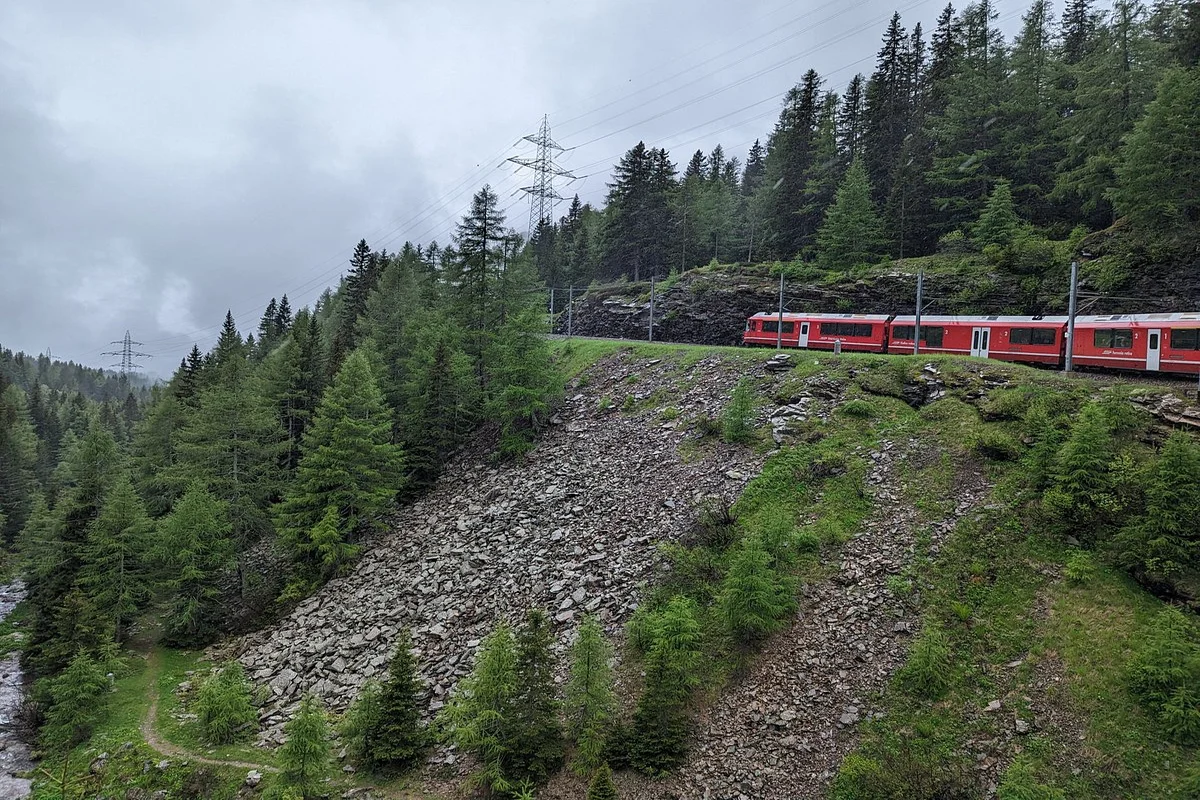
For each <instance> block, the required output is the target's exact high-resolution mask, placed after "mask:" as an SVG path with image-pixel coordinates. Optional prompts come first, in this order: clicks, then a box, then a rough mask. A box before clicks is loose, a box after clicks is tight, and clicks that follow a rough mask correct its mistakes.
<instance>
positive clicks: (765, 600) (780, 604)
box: [717, 537, 796, 646]
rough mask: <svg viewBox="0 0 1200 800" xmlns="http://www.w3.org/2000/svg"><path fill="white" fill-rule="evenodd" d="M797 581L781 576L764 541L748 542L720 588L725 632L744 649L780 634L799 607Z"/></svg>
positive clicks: (741, 549) (720, 602)
mask: <svg viewBox="0 0 1200 800" xmlns="http://www.w3.org/2000/svg"><path fill="white" fill-rule="evenodd" d="M795 589H796V586H795V581H794V580H793V579H791V578H790V577H789V576H787V575H783V574H780V573H779V572H778V571H777V570H776V569H775V567H774V566H772V564H771V555H770V554H769V553H768V552H767V550H766V548H765V547H763V544H762V542H761V541H759V540H758V539H756V538H754V537H750V538H747V539H745V540H744V541H743V542H742V544H741V546H740V547H739V548H738V550H737V552H736V553H735V554H734V556H733V559H732V561H731V562H730V565H729V572H728V574H727V575H726V576H725V580H724V581H723V582H722V584H721V593H720V595H719V596H718V598H717V610H718V614H719V615H720V618H721V620H722V622H723V623H724V624H725V629H726V630H727V631H728V632H729V634H730V635H731V636H732V637H733V639H734V641H736V642H737V643H738V644H741V645H743V646H744V645H748V644H751V643H753V642H756V641H758V640H760V639H762V638H764V637H765V636H767V635H768V634H771V633H773V632H775V631H777V630H779V629H780V628H781V627H783V625H784V624H785V619H786V616H787V614H789V613H790V612H791V611H792V610H793V609H795V607H796V601H795Z"/></svg>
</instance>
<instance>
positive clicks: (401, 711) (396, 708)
mask: <svg viewBox="0 0 1200 800" xmlns="http://www.w3.org/2000/svg"><path fill="white" fill-rule="evenodd" d="M422 692H423V689H422V686H421V681H420V679H419V678H418V677H417V665H416V661H415V659H414V658H413V654H412V639H411V637H410V636H409V634H408V631H401V633H400V636H399V637H398V638H397V640H396V645H395V649H394V650H393V651H392V660H391V662H390V663H389V664H388V677H387V681H386V682H385V683H384V684H383V686H382V688H381V690H380V692H379V698H378V704H379V710H378V713H377V716H376V719H375V722H374V724H372V725H367V726H365V746H364V751H365V754H366V756H367V761H368V763H369V764H371V765H373V766H375V767H388V768H390V769H397V770H405V769H409V768H411V767H413V766H415V765H416V764H417V763H418V762H419V761H420V759H421V755H422V754H423V753H424V751H425V748H426V746H427V745H428V743H429V734H428V732H427V731H426V730H425V728H424V727H423V726H422V725H421V711H420V699H421V694H422Z"/></svg>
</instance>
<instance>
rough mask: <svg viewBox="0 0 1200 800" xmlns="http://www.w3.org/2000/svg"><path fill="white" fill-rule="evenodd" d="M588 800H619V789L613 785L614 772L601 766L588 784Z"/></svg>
mask: <svg viewBox="0 0 1200 800" xmlns="http://www.w3.org/2000/svg"><path fill="white" fill-rule="evenodd" d="M587 800H618V798H617V787H616V786H614V785H613V779H612V770H611V769H609V767H608V764H601V765H600V767H599V768H598V769H597V770H596V774H595V775H593V776H592V782H591V783H590V784H588V791H587Z"/></svg>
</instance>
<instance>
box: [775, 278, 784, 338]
mask: <svg viewBox="0 0 1200 800" xmlns="http://www.w3.org/2000/svg"><path fill="white" fill-rule="evenodd" d="M775 349H776V350H782V349H783V270H782V269H781V270H779V321H778V322H777V323H775Z"/></svg>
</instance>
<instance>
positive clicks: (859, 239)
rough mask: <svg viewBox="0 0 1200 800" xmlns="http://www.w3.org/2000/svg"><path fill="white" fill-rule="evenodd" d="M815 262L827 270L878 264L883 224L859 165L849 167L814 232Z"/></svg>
mask: <svg viewBox="0 0 1200 800" xmlns="http://www.w3.org/2000/svg"><path fill="white" fill-rule="evenodd" d="M817 246H818V248H819V251H818V252H819V256H818V260H819V261H820V263H821V264H822V265H823V266H825V267H826V268H828V269H849V268H852V267H857V266H862V265H864V264H870V263H872V262H874V261H877V260H879V257H880V255H882V253H883V229H882V223H881V222H880V220H879V217H878V215H876V213H875V209H874V207H873V206H872V204H871V187H870V185H869V184H868V183H867V172H866V168H865V167H864V165H863V163H862V162H861V161H856V162H855V163H853V164H851V165H850V169H849V171H848V172H847V173H846V178H845V180H843V181H842V185H841V186H839V187H838V190H837V196H836V198H835V199H834V201H833V205H832V206H830V207H829V210H828V211H827V212H826V214H825V222H824V224H822V225H821V229H820V230H819V231H818V232H817Z"/></svg>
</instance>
